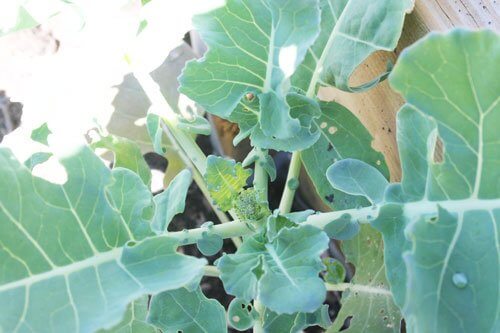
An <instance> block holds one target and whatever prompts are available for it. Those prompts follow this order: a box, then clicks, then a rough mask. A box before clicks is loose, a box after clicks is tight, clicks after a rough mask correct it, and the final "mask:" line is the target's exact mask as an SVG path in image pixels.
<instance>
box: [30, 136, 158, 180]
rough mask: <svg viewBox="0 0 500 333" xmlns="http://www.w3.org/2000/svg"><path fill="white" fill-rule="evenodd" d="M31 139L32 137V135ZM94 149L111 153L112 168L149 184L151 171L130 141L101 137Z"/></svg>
mask: <svg viewBox="0 0 500 333" xmlns="http://www.w3.org/2000/svg"><path fill="white" fill-rule="evenodd" d="M32 137H33V135H32ZM92 147H93V148H94V149H95V148H105V149H108V150H110V151H112V152H113V154H114V156H115V159H114V162H113V166H114V167H121V168H126V169H129V170H132V171H134V172H135V173H137V174H138V175H139V176H140V177H141V179H142V181H143V182H144V184H146V185H148V186H149V185H150V184H151V170H150V169H149V166H148V164H147V163H146V161H145V160H144V158H143V157H142V152H141V149H140V147H139V146H138V145H137V144H136V143H135V142H133V141H132V140H129V139H126V138H122V137H118V136H115V135H107V136H102V137H101V138H100V139H99V140H98V141H96V142H94V143H93V144H92Z"/></svg>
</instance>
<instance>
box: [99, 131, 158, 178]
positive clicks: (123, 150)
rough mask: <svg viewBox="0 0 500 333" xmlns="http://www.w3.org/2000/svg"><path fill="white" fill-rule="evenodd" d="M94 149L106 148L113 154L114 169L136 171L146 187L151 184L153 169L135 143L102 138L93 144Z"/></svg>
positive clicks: (118, 138)
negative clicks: (120, 168)
mask: <svg viewBox="0 0 500 333" xmlns="http://www.w3.org/2000/svg"><path fill="white" fill-rule="evenodd" d="M92 147H93V148H105V149H108V150H110V151H112V152H113V154H114V156H115V158H114V162H113V167H115V168H116V167H122V168H126V169H129V170H132V171H134V172H135V173H137V174H138V175H139V177H141V179H142V181H143V182H144V184H146V185H148V186H149V185H150V184H151V169H150V168H149V165H148V164H147V163H146V161H145V160H144V157H143V156H142V152H141V149H140V147H139V145H137V144H136V143H135V142H134V141H132V140H129V139H126V138H122V137H119V136H115V135H108V136H102V137H101V138H100V139H99V140H98V141H97V142H94V143H93V144H92Z"/></svg>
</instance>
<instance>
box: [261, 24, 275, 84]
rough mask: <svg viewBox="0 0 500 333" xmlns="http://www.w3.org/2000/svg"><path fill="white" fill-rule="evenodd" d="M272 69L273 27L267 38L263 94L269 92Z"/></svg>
mask: <svg viewBox="0 0 500 333" xmlns="http://www.w3.org/2000/svg"><path fill="white" fill-rule="evenodd" d="M273 67H274V26H272V27H271V36H270V37H269V54H268V56H267V65H266V80H265V81H264V88H263V92H265V93H266V92H269V91H271V79H272V75H273Z"/></svg>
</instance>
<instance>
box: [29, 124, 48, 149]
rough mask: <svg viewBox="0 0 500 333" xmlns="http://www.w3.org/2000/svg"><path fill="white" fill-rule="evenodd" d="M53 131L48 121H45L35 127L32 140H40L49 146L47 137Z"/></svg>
mask: <svg viewBox="0 0 500 333" xmlns="http://www.w3.org/2000/svg"><path fill="white" fill-rule="evenodd" d="M51 133H52V132H51V130H50V129H49V127H48V126H47V123H43V124H42V125H40V127H38V128H35V129H34V130H33V131H32V132H31V140H33V141H36V142H40V143H41V144H44V145H46V146H48V145H49V142H48V141H47V139H48V137H49V135H50V134H51Z"/></svg>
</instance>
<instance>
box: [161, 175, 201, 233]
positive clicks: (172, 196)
mask: <svg viewBox="0 0 500 333" xmlns="http://www.w3.org/2000/svg"><path fill="white" fill-rule="evenodd" d="M191 182H192V177H191V171H189V170H188V169H184V170H182V171H181V172H180V173H179V174H178V175H177V176H176V177H175V178H174V180H172V182H171V183H170V185H169V186H168V188H167V189H166V190H165V191H163V192H162V193H160V194H157V195H155V196H154V202H155V205H156V210H155V215H154V217H153V221H152V223H151V228H152V229H153V230H154V231H155V232H156V233H158V234H161V233H165V232H167V228H168V225H169V224H170V222H171V221H172V219H173V218H174V216H175V215H177V214H180V213H182V212H184V208H185V206H186V196H187V192H188V189H189V185H191Z"/></svg>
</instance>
